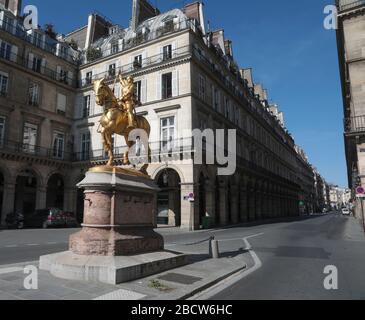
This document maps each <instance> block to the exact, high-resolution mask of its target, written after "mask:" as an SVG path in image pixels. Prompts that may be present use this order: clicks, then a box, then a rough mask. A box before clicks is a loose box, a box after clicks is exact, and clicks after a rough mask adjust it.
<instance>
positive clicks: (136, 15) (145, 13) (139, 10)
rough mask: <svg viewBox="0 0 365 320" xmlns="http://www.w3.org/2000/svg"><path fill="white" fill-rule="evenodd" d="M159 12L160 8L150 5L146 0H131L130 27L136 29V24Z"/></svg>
mask: <svg viewBox="0 0 365 320" xmlns="http://www.w3.org/2000/svg"><path fill="white" fill-rule="evenodd" d="M159 14H160V10H158V9H157V8H155V7H154V6H153V5H151V4H150V3H149V2H148V1H147V0H133V4H132V22H131V27H132V30H133V31H136V30H137V28H138V26H139V25H140V24H141V23H142V22H143V21H146V20H147V19H149V18H152V17H155V16H157V15H159Z"/></svg>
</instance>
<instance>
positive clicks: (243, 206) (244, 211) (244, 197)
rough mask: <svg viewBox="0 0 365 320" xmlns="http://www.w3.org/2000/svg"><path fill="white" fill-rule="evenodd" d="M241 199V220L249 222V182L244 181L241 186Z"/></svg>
mask: <svg viewBox="0 0 365 320" xmlns="http://www.w3.org/2000/svg"><path fill="white" fill-rule="evenodd" d="M240 199H241V200H240V201H241V208H240V220H241V222H247V221H248V219H249V217H248V208H247V207H248V203H247V184H246V182H243V185H241V188H240Z"/></svg>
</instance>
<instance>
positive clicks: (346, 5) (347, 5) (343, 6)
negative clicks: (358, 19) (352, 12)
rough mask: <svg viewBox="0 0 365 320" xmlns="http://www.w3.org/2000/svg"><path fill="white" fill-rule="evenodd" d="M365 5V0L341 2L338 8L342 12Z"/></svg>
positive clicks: (343, 0) (342, 0)
mask: <svg viewBox="0 0 365 320" xmlns="http://www.w3.org/2000/svg"><path fill="white" fill-rule="evenodd" d="M363 5H365V0H339V1H338V7H339V10H340V11H345V10H349V9H353V8H356V7H361V6H363Z"/></svg>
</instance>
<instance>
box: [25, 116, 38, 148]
mask: <svg viewBox="0 0 365 320" xmlns="http://www.w3.org/2000/svg"><path fill="white" fill-rule="evenodd" d="M37 131H38V127H37V126H36V125H34V124H31V123H25V125H24V134H23V150H24V152H27V153H35V152H36V144H37Z"/></svg>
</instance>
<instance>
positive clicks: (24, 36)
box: [0, 19, 78, 64]
mask: <svg viewBox="0 0 365 320" xmlns="http://www.w3.org/2000/svg"><path fill="white" fill-rule="evenodd" d="M0 30H2V31H5V32H7V33H9V34H11V35H13V36H15V37H17V38H19V39H21V40H24V41H26V42H28V43H30V44H32V45H34V46H36V47H38V48H40V49H42V50H44V51H47V52H48V53H51V54H53V55H54V56H56V57H58V58H60V59H62V60H65V61H67V62H69V63H72V64H77V63H78V61H77V59H75V57H74V56H73V55H70V54H67V53H64V52H60V54H57V44H58V42H57V41H56V40H51V41H52V42H50V41H48V42H47V41H43V40H41V39H39V38H38V37H35V36H33V35H30V34H28V33H27V32H26V31H25V30H23V29H22V28H21V27H20V25H19V24H18V22H17V23H16V25H11V24H9V23H8V22H7V21H5V20H2V19H0ZM48 39H50V38H48Z"/></svg>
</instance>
